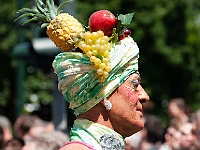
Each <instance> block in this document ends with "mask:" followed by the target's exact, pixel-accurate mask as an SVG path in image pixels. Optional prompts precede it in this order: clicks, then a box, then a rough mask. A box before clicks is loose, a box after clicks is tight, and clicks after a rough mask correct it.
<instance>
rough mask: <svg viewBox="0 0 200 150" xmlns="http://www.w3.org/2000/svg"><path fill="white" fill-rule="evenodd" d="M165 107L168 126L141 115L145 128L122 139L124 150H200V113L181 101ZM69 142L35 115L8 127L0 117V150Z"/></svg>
mask: <svg viewBox="0 0 200 150" xmlns="http://www.w3.org/2000/svg"><path fill="white" fill-rule="evenodd" d="M145 105H147V106H148V107H150V106H151V104H145ZM145 107H146V106H145ZM145 107H144V108H145ZM167 108H168V114H169V117H170V121H169V122H168V123H167V125H163V122H162V119H161V118H159V117H158V116H156V115H154V114H151V113H147V112H144V122H145V124H144V129H143V130H141V131H140V132H138V133H136V134H134V135H132V136H130V137H127V138H126V139H125V140H126V143H127V144H126V150H200V110H198V111H196V112H191V110H190V109H189V107H188V106H187V104H186V103H185V100H184V99H183V98H173V99H171V100H170V101H169V103H168V107H167ZM68 140H69V135H68V133H67V132H63V131H60V130H56V129H55V126H54V124H53V123H52V122H49V121H45V120H43V119H41V118H39V117H38V116H35V115H21V116H19V117H18V118H17V119H16V120H15V122H14V124H11V122H10V120H9V119H8V118H7V117H6V116H3V115H0V150H47V149H48V150H58V149H59V148H60V147H61V146H62V145H64V144H65V143H66V142H68Z"/></svg>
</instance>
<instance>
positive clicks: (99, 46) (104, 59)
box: [77, 30, 112, 82]
mask: <svg viewBox="0 0 200 150" xmlns="http://www.w3.org/2000/svg"><path fill="white" fill-rule="evenodd" d="M109 39H110V38H109V37H108V36H104V33H103V31H100V30H99V31H97V32H90V31H87V32H84V33H83V35H82V39H81V40H80V41H79V42H78V44H77V47H79V48H80V49H81V50H82V51H83V52H84V53H85V54H86V55H87V56H88V57H89V58H90V61H91V62H93V63H94V65H95V66H96V67H97V75H98V79H99V81H100V82H103V81H104V80H105V78H107V77H108V73H109V71H110V70H111V66H110V63H109V62H110V59H109V51H110V49H111V48H112V44H111V43H110V42H109Z"/></svg>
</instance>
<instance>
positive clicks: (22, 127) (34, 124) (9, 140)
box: [0, 115, 69, 150]
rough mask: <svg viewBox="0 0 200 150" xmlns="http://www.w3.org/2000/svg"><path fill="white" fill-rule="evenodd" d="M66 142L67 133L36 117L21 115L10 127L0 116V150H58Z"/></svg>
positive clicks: (4, 117)
mask: <svg viewBox="0 0 200 150" xmlns="http://www.w3.org/2000/svg"><path fill="white" fill-rule="evenodd" d="M68 140H69V135H68V134H67V133H65V132H63V131H60V130H56V129H55V127H54V124H53V123H52V122H48V121H45V120H43V119H41V118H39V117H38V116H35V115H21V116H19V117H18V118H17V119H16V120H15V122H14V124H13V125H12V124H11V122H10V120H9V119H8V118H7V117H6V116H2V115H0V150H47V149H48V150H58V149H59V148H60V147H61V146H62V145H64V143H66V142H67V141H68Z"/></svg>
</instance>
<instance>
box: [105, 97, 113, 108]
mask: <svg viewBox="0 0 200 150" xmlns="http://www.w3.org/2000/svg"><path fill="white" fill-rule="evenodd" d="M105 106H106V110H111V108H112V103H111V102H110V100H109V99H107V98H106V100H105Z"/></svg>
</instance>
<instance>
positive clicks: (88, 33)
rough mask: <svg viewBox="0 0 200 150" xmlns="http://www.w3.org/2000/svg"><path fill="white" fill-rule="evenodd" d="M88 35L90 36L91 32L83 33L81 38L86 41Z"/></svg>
mask: <svg viewBox="0 0 200 150" xmlns="http://www.w3.org/2000/svg"><path fill="white" fill-rule="evenodd" d="M90 35H91V32H89V31H87V32H85V33H83V37H84V38H85V39H88V38H89V37H90Z"/></svg>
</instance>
